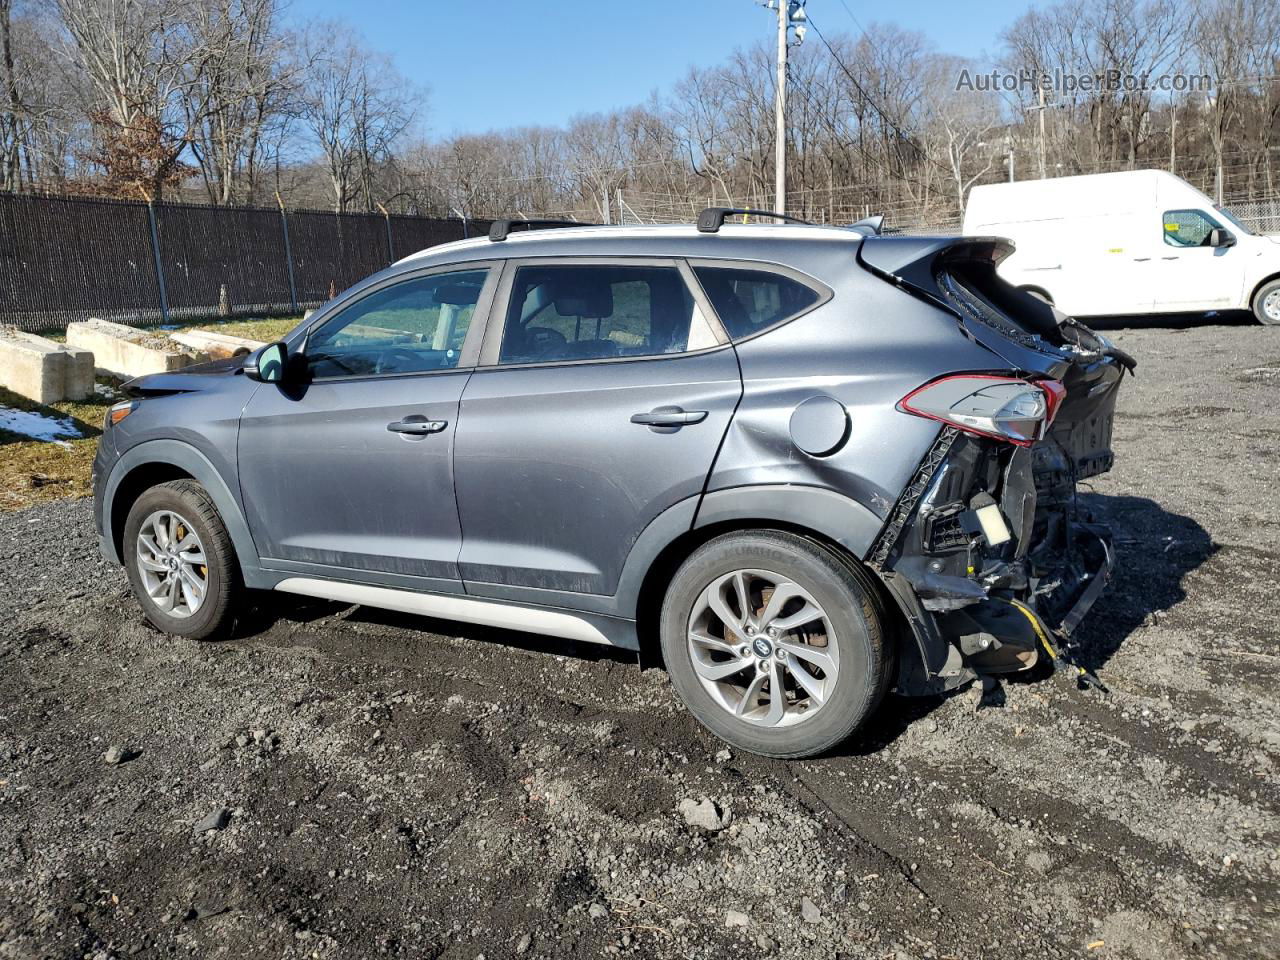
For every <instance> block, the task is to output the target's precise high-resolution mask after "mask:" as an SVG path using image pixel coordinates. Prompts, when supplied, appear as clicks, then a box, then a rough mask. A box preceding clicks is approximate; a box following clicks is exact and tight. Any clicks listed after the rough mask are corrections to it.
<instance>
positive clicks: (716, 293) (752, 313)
mask: <svg viewBox="0 0 1280 960" xmlns="http://www.w3.org/2000/svg"><path fill="white" fill-rule="evenodd" d="M693 272H694V273H695V274H696V275H697V277H698V282H699V283H701V284H702V289H703V290H705V291H706V293H707V297H708V298H709V299H710V300H711V305H712V306H713V307H715V310H716V313H717V314H718V315H719V317H720V322H721V323H722V324H724V328H725V330H726V331H728V333H729V336H730V338H731V339H733V340H742V339H743V338H745V337H749V336H751V335H752V334H756V333H759V332H760V331H762V330H767V329H769V328H770V327H773V326H777V325H778V324H780V323H783V322H785V321H787V320H790V319H791V318H792V317H794V316H796V315H797V314H800V313H803V312H804V311H805V310H808V309H809V308H810V307H812V306H813V305H814V304H815V303H817V302H818V301H819V300H820V299H822V294H820V293H819V292H818V291H817V290H815V289H813V288H812V287H810V286H808V285H807V284H804V283H801V282H800V281H799V280H796V279H793V278H792V277H788V276H785V275H784V274H780V273H775V272H773V271H771V270H751V269H746V268H741V267H709V266H695V267H694V268H693Z"/></svg>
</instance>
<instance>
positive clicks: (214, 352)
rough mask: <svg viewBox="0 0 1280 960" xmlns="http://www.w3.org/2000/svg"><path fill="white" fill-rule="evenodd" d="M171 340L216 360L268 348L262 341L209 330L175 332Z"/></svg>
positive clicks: (171, 335)
mask: <svg viewBox="0 0 1280 960" xmlns="http://www.w3.org/2000/svg"><path fill="white" fill-rule="evenodd" d="M169 339H170V340H173V341H175V342H177V343H180V344H182V346H184V347H187V348H188V349H191V350H195V351H196V352H197V353H204V354H208V355H209V356H210V357H213V358H215V359H221V358H223V357H238V356H241V355H242V354H246V353H253V351H255V350H257V349H259V348H260V347H264V346H266V344H265V343H263V342H262V341H261V340H250V339H248V338H247V337H233V336H231V334H229V333H215V332H212V331H209V330H175V331H173V332H172V333H171V334H169Z"/></svg>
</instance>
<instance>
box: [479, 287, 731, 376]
mask: <svg viewBox="0 0 1280 960" xmlns="http://www.w3.org/2000/svg"><path fill="white" fill-rule="evenodd" d="M714 344H715V340H714V338H713V337H712V336H711V334H710V328H709V327H708V325H707V322H706V319H705V318H704V317H703V316H702V314H701V312H700V311H699V310H698V308H697V304H696V303H695V302H694V299H693V295H692V294H690V292H689V288H688V287H687V286H686V285H685V282H684V280H683V278H682V277H681V276H680V271H679V270H678V269H676V267H674V266H670V267H659V266H625V265H621V264H617V265H615V264H600V265H586V264H566V265H564V266H527V267H520V268H519V269H518V270H517V271H516V275H515V280H514V282H513V284H512V287H511V301H510V305H509V307H508V310H507V322H506V325H505V327H504V329H503V334H502V350H501V353H500V355H499V358H498V362H499V363H551V362H556V361H566V360H608V359H613V358H616V357H644V356H659V355H662V354H671V353H683V352H684V351H686V350H698V349H701V348H703V347H708V346H713V345H714Z"/></svg>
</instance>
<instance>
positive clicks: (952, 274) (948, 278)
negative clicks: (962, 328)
mask: <svg viewBox="0 0 1280 960" xmlns="http://www.w3.org/2000/svg"><path fill="white" fill-rule="evenodd" d="M938 286H939V287H940V288H941V289H942V292H943V293H944V294H946V296H947V299H949V300H950V301H951V302H952V303H954V304H956V305H957V306H958V307H960V309H961V312H962V313H963V314H964V315H965V316H966V317H969V318H971V319H973V320H976V321H978V322H979V323H983V324H985V325H987V326H989V327H993V328H994V329H996V330H999V331H1000V332H1001V333H1003V334H1004V335H1005V336H1006V337H1009V338H1010V339H1011V340H1015V341H1018V342H1021V343H1031V342H1032V341H1033V339H1034V338H1035V337H1040V338H1041V339H1043V340H1047V341H1048V342H1049V343H1053V344H1057V345H1061V344H1062V343H1064V342H1065V341H1064V340H1063V337H1062V331H1061V330H1060V329H1059V327H1058V318H1057V316H1056V314H1055V312H1054V309H1053V307H1052V306H1051V305H1050V304H1048V303H1047V302H1045V301H1044V300H1041V299H1040V298H1039V297H1035V296H1033V295H1031V294H1029V293H1027V292H1026V291H1024V290H1019V289H1017V288H1016V287H1014V286H1013V285H1012V284H1010V283H1008V282H1007V281H1006V280H1004V279H1003V278H1002V277H1000V275H999V274H997V273H996V269H995V265H994V264H993V263H991V262H990V261H989V260H961V261H956V262H952V263H947V264H945V265H944V266H943V268H942V270H941V272H940V273H939V274H938Z"/></svg>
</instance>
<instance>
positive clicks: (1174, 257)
mask: <svg viewBox="0 0 1280 960" xmlns="http://www.w3.org/2000/svg"><path fill="white" fill-rule="evenodd" d="M1160 259H1161V260H1177V259H1178V255H1177V254H1176V253H1175V254H1174V255H1173V256H1172V257H1161V258H1160Z"/></svg>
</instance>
